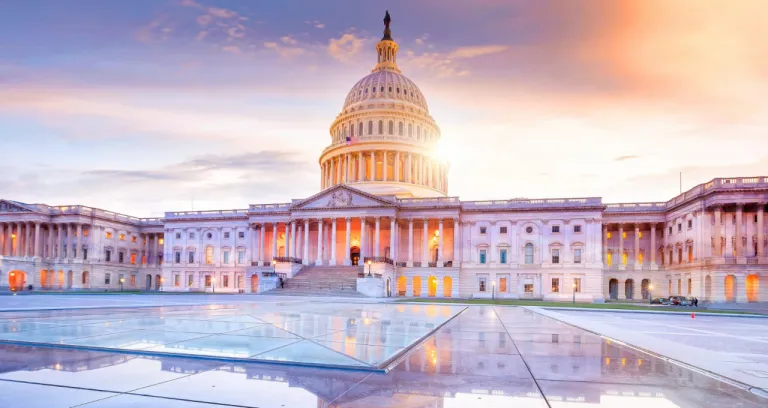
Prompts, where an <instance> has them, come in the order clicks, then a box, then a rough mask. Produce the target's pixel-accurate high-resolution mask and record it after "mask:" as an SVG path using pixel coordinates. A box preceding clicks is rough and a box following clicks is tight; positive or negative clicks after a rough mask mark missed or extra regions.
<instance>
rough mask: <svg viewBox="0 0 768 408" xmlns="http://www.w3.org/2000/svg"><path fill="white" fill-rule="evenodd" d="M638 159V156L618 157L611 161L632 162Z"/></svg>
mask: <svg viewBox="0 0 768 408" xmlns="http://www.w3.org/2000/svg"><path fill="white" fill-rule="evenodd" d="M638 158H640V156H637V155H627V156H619V157H617V158H615V159H613V161H617V162H620V161H625V160H632V159H638Z"/></svg>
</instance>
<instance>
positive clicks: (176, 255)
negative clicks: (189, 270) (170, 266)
mask: <svg viewBox="0 0 768 408" xmlns="http://www.w3.org/2000/svg"><path fill="white" fill-rule="evenodd" d="M173 263H181V251H176V252H174V253H173Z"/></svg>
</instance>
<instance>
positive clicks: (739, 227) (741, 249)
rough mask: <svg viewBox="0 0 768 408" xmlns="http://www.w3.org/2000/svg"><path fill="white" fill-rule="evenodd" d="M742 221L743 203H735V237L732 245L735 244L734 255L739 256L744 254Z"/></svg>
mask: <svg viewBox="0 0 768 408" xmlns="http://www.w3.org/2000/svg"><path fill="white" fill-rule="evenodd" d="M743 223H744V205H743V204H737V206H736V239H735V240H734V245H736V257H737V258H741V257H743V256H744V245H743V243H742V235H743V232H742V224H743Z"/></svg>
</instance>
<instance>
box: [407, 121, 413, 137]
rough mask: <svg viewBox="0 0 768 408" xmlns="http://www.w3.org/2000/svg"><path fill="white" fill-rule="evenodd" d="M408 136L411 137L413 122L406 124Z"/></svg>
mask: <svg viewBox="0 0 768 408" xmlns="http://www.w3.org/2000/svg"><path fill="white" fill-rule="evenodd" d="M408 137H413V123H409V124H408Z"/></svg>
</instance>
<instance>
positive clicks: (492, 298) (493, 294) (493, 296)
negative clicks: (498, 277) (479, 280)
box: [491, 281, 496, 301]
mask: <svg viewBox="0 0 768 408" xmlns="http://www.w3.org/2000/svg"><path fill="white" fill-rule="evenodd" d="M495 300H496V281H493V282H491V301H495Z"/></svg>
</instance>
